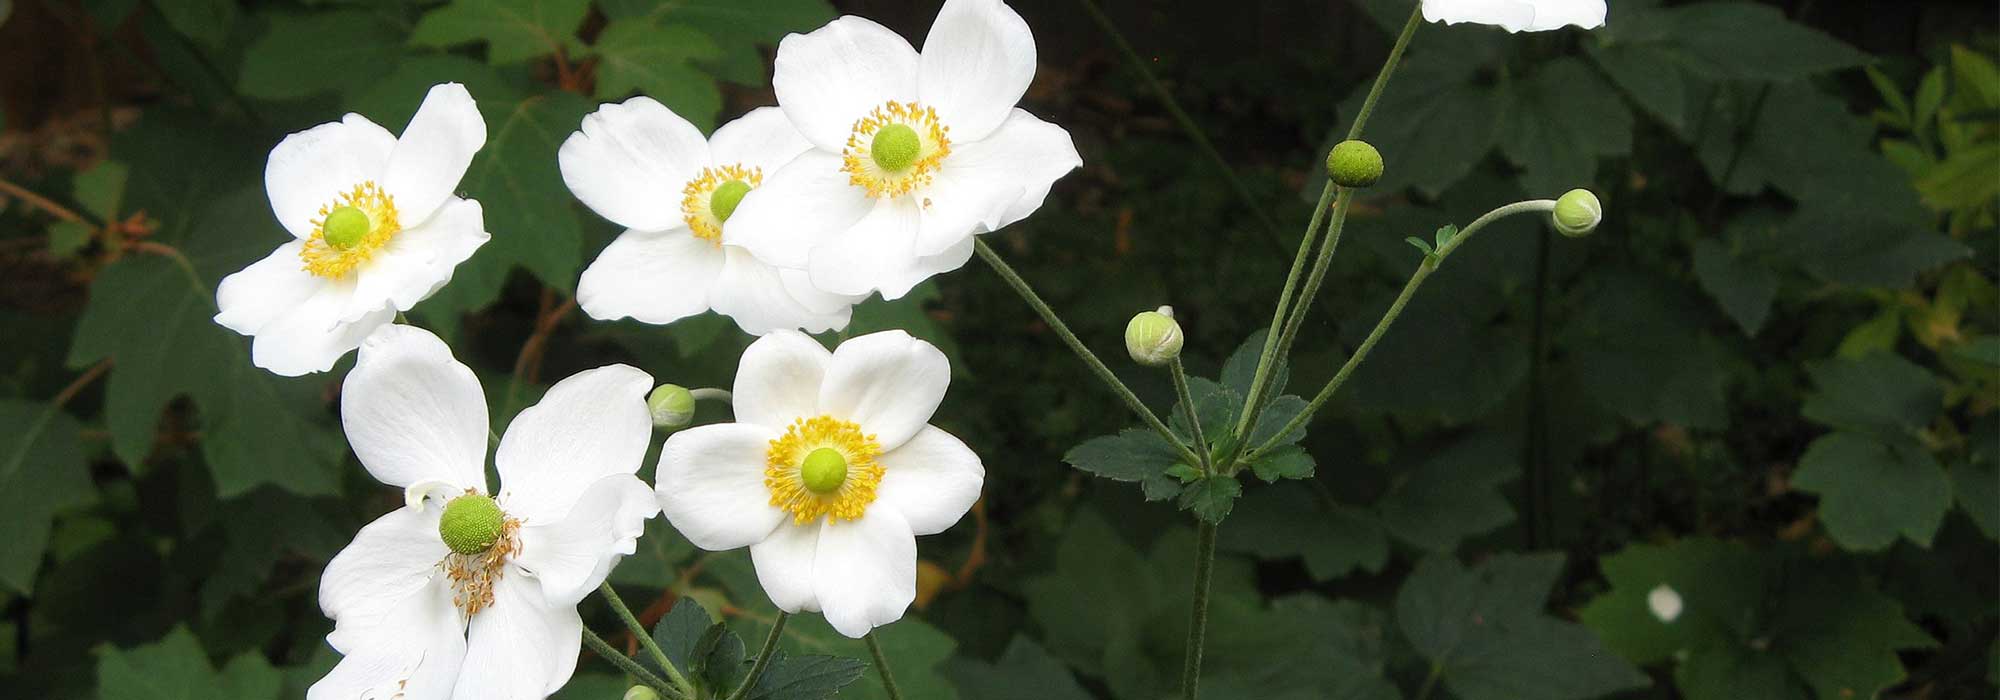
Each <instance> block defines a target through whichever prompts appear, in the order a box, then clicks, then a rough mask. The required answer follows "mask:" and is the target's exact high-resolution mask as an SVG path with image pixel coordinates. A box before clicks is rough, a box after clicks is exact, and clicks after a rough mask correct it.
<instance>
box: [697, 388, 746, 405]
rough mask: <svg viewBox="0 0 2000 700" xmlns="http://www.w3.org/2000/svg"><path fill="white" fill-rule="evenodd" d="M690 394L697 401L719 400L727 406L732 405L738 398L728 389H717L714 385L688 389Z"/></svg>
mask: <svg viewBox="0 0 2000 700" xmlns="http://www.w3.org/2000/svg"><path fill="white" fill-rule="evenodd" d="M688 395H690V396H693V397H694V400H696V401H719V402H721V403H722V404H723V405H725V406H728V405H732V404H733V402H734V401H735V398H736V397H735V396H733V395H731V394H730V393H729V390H728V389H717V388H714V387H703V388H700V389H692V390H689V391H688Z"/></svg>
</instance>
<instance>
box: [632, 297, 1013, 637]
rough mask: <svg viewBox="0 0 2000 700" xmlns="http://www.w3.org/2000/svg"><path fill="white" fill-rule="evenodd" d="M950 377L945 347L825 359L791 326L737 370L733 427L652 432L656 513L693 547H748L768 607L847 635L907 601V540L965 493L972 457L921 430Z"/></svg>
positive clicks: (911, 587) (846, 353) (913, 565)
mask: <svg viewBox="0 0 2000 700" xmlns="http://www.w3.org/2000/svg"><path fill="white" fill-rule="evenodd" d="M950 382H951V366H950V363H949V362H948V361H946V360H945V357H944V353H941V352H938V349H937V348H936V347H934V346H932V345H931V344H930V343H926V342H924V341H921V340H917V339H915V338H911V337H910V336H909V334H907V333H904V332H902V331H884V332H881V333H872V334H869V335H865V336H861V337H859V338H855V339H852V340H849V341H847V342H845V343H842V344H841V345H840V347H839V348H838V349H836V350H834V351H833V352H831V353H829V352H827V351H826V348H824V347H821V346H820V344H819V343H818V342H817V341H814V340H813V339H812V338H809V337H807V336H806V335H804V334H801V333H798V332H795V331H781V332H778V333H772V334H770V335H767V336H764V337H763V338H761V339H758V340H757V342H755V343H751V344H750V347H749V349H747V350H745V351H744V352H743V360H742V363H741V364H740V365H739V366H738V367H737V370H736V385H735V388H734V392H733V393H734V403H735V407H736V420H737V422H735V423H719V424H714V425H705V426H701V427H698V428H691V429H688V430H683V431H681V432H678V433H674V435H673V437H670V438H667V444H666V447H664V448H662V450H661V452H660V466H659V484H658V489H659V495H660V504H661V506H662V507H663V509H664V510H665V511H666V515H667V519H668V520H669V521H671V522H672V523H673V525H674V528H675V529H677V530H679V531H680V533H681V534H682V535H684V536H686V537H687V538H688V540H689V541H691V542H693V543H694V544H695V545H696V546H699V547H701V548H703V549H708V550H717V551H719V550H726V549H735V548H737V547H745V546H747V547H749V548H750V559H751V561H752V562H753V563H754V564H755V565H756V567H757V580H758V582H760V583H762V584H763V586H764V592H765V593H767V594H769V595H770V596H771V602H773V603H776V604H777V605H778V607H779V608H782V609H784V610H785V611H786V612H798V611H801V610H807V611H819V612H821V613H823V614H825V615H826V620H827V622H828V623H830V624H832V625H833V628H834V629H836V630H839V631H840V633H841V634H845V635H847V636H849V637H861V636H862V635H865V634H867V633H868V631H869V630H871V629H874V628H876V627H880V626H882V625H886V624H889V623H891V622H895V621H896V620H898V619H900V618H902V616H903V611H904V610H906V609H908V608H909V606H910V602H911V601H912V600H914V599H915V597H916V591H917V541H916V536H917V535H930V534H936V533H939V532H943V531H944V530H945V529H946V528H949V527H951V526H952V524H953V523H956V522H958V519H959V518H960V517H961V516H963V515H965V511H966V510H967V509H970V508H971V507H972V503H973V501H976V500H978V499H979V489H980V486H981V484H982V483H983V482H984V481H985V478H986V470H985V467H983V466H981V465H980V463H979V456H978V455H975V454H973V453H972V450H971V449H970V448H967V447H966V446H965V443H963V442H960V441H959V439H958V438H955V437H952V436H951V434H950V433H946V432H945V431H943V430H939V429H937V428H935V427H932V426H930V425H928V423H929V421H930V418H931V413H932V412H933V411H936V410H937V407H938V404H939V403H941V402H942V401H943V400H944V391H945V387H946V386H947V385H948V384H950Z"/></svg>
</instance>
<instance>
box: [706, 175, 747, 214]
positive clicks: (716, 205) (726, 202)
mask: <svg viewBox="0 0 2000 700" xmlns="http://www.w3.org/2000/svg"><path fill="white" fill-rule="evenodd" d="M746 194H750V183H747V182H744V181H742V180H730V181H728V182H725V183H722V184H720V185H717V186H716V188H715V193H714V194H711V195H709V196H708V211H709V213H711V214H714V215H715V220H716V221H728V220H729V215H730V214H734V213H736V205H738V204H742V203H743V195H746Z"/></svg>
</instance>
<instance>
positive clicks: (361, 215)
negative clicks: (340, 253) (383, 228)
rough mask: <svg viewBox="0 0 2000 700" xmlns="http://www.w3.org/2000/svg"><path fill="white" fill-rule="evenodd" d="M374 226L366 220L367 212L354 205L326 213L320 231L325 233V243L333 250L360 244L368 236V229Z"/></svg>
mask: <svg viewBox="0 0 2000 700" xmlns="http://www.w3.org/2000/svg"><path fill="white" fill-rule="evenodd" d="M374 227H375V226H374V224H373V222H370V221H369V220H368V213H367V212H364V211H361V210H360V209H359V208H356V207H341V208H338V209H335V210H333V211H330V212H327V213H326V221H325V222H324V223H322V224H321V225H320V227H319V228H320V231H321V232H322V233H324V234H326V244H327V245H328V246H331V247H332V248H333V249H334V250H347V249H348V248H352V247H354V246H357V245H360V244H361V239H363V238H367V237H368V231H369V230H370V229H373V228H374Z"/></svg>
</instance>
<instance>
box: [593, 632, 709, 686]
mask: <svg viewBox="0 0 2000 700" xmlns="http://www.w3.org/2000/svg"><path fill="white" fill-rule="evenodd" d="M583 645H584V646H587V647H590V650H591V651H592V652H595V653H596V654H597V655H598V656H602V657H604V660H605V661H609V662H611V665H613V666H617V667H618V670H620V671H624V672H625V675H628V676H631V677H633V678H637V679H639V682H640V683H644V684H646V685H649V686H652V687H653V689H654V690H658V691H660V692H662V693H667V694H668V695H671V696H673V697H676V698H684V697H687V696H685V695H682V694H681V691H680V690H679V689H678V688H675V687H674V686H672V685H670V684H668V683H667V682H666V681H664V680H661V679H660V677H659V676H655V675H653V672H652V671H648V670H646V667H644V666H640V665H639V662H637V661H633V660H632V657H629V656H626V655H625V653H624V652H621V651H619V650H618V649H617V648H615V647H613V646H611V644H610V643H609V642H606V641H604V638H603V637H599V636H597V633H596V632H593V631H591V630H590V628H589V627H585V628H583Z"/></svg>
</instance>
